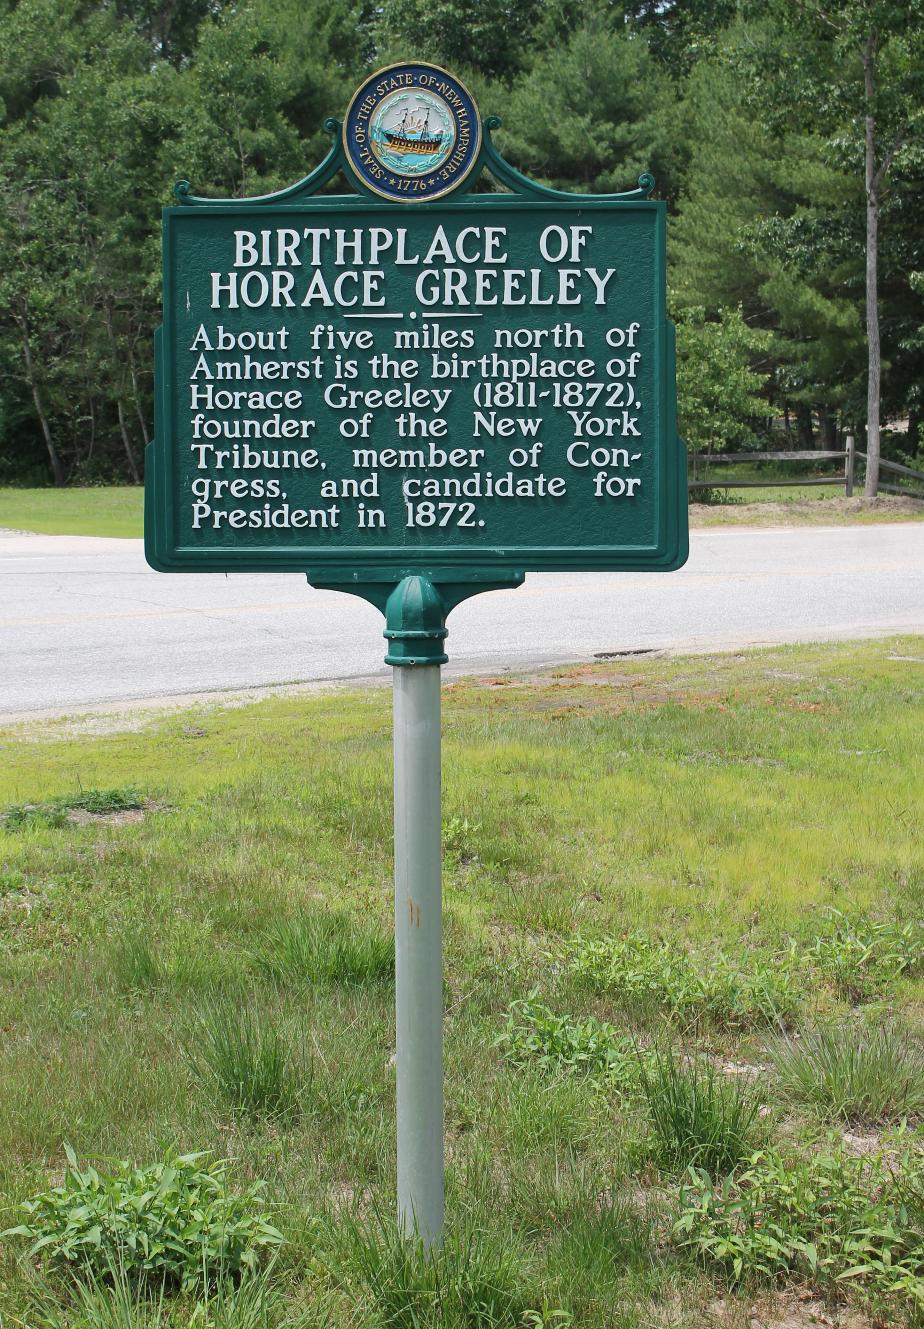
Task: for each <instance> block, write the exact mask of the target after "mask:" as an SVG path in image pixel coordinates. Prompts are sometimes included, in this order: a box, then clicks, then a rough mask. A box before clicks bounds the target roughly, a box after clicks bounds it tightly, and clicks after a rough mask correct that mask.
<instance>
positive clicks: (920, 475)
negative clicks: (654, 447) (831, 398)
mask: <svg viewBox="0 0 924 1329" xmlns="http://www.w3.org/2000/svg"><path fill="white" fill-rule="evenodd" d="M740 461H842V462H843V463H844V473H843V475H830V476H811V477H809V478H805V479H803V478H795V479H786V480H780V479H769V478H768V479H766V480H738V479H735V478H734V477H733V478H732V479H730V480H722V479H716V478H713V479H711V480H698V479H697V478H696V475H697V471H698V466H697V463H698V462H703V463H705V465H706V466H715V465H717V464H720V463H722V462H740ZM858 461H861V462H865V461H866V453H865V452H860V451H859V450H858V449H857V447H856V445H855V443H854V439H853V437H852V435H850V434H848V435H847V446H846V448H844V450H843V451H840V450H836V451H828V450H824V449H814V448H813V449H811V450H789V451H786V452H722V453H718V454H715V453H705V452H694V453H691V454H690V463H691V467H692V473H693V478H692V479H689V480H688V481H687V488H688V489H771V488H772V489H777V488H781V487H782V488H785V487H787V486H790V485H827V486H829V487H830V488H832V489H833V488H837V489H840V488H842V487H843V490H844V493H845V495H846V496H847V498H850V497H852V495H853V486H854V477H855V472H856V466H857V462H858ZM879 465H880V467H881V468H882V469H883V470H885V471H891V472H894V473H895V474H896V475H904V476H908V477H909V478H910V479H912V480H917V481H919V482H920V483H921V484H922V485H924V471H916V470H913V469H912V467H910V466H903V465H902V464H901V463H900V462H897V461H887V460H886V459H885V458H884V457H880V459H879ZM879 488H880V489H882V490H884V491H885V492H886V493H887V494H903V495H904V496H905V497H906V498H917V499H920V500H921V501H922V502H924V493H920V494H918V493H915V492H914V490H912V489H907V488H903V487H901V486H899V485H891V484H884V483H880V485H879Z"/></svg>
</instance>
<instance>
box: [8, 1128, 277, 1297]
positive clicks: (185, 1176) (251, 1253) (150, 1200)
mask: <svg viewBox="0 0 924 1329" xmlns="http://www.w3.org/2000/svg"><path fill="white" fill-rule="evenodd" d="M65 1154H66V1156H67V1164H68V1166H67V1170H66V1172H65V1175H64V1181H63V1182H62V1183H61V1185H60V1186H55V1187H53V1188H52V1189H51V1190H49V1191H46V1192H44V1193H43V1194H41V1195H38V1196H36V1197H35V1198H34V1199H32V1200H28V1201H26V1202H25V1204H24V1205H23V1206H22V1208H23V1210H24V1212H25V1214H26V1218H25V1221H24V1222H23V1223H21V1224H20V1225H19V1226H18V1227H14V1228H10V1229H8V1230H7V1231H6V1232H5V1233H3V1235H4V1236H7V1237H9V1236H15V1237H22V1238H25V1239H26V1240H28V1241H30V1242H31V1243H32V1244H31V1246H30V1248H29V1255H30V1256H34V1255H37V1254H39V1253H40V1252H41V1253H42V1255H43V1256H45V1257H46V1258H48V1259H49V1260H50V1261H51V1262H52V1263H54V1264H58V1265H63V1266H71V1267H73V1268H75V1269H76V1270H77V1271H78V1272H79V1273H80V1274H82V1275H89V1276H91V1277H95V1278H97V1279H103V1280H106V1279H108V1278H109V1277H110V1276H111V1275H112V1274H113V1272H114V1271H123V1272H124V1274H125V1276H127V1277H130V1278H132V1279H134V1278H135V1277H139V1276H143V1277H145V1278H148V1279H157V1280H159V1281H161V1282H162V1283H165V1284H175V1285H179V1286H182V1287H184V1288H192V1287H196V1286H201V1285H202V1284H203V1283H205V1284H206V1285H208V1284H209V1283H212V1282H214V1281H215V1280H216V1279H219V1278H227V1277H236V1276H239V1275H240V1274H242V1273H243V1272H244V1271H246V1270H253V1269H255V1268H256V1267H257V1266H258V1264H259V1263H260V1260H261V1258H262V1257H263V1256H265V1255H266V1254H268V1253H269V1252H270V1251H272V1250H273V1249H275V1248H276V1247H277V1246H278V1245H279V1243H280V1242H281V1240H282V1237H281V1234H280V1233H279V1232H278V1231H277V1230H276V1228H275V1227H273V1226H271V1224H270V1223H269V1222H267V1220H266V1218H265V1217H264V1205H263V1200H262V1196H261V1192H262V1183H255V1184H254V1185H251V1186H249V1187H248V1188H247V1189H246V1190H245V1191H243V1192H242V1193H240V1194H237V1195H235V1194H233V1193H232V1192H231V1191H229V1189H228V1185H227V1177H226V1165H225V1164H224V1163H222V1162H218V1161H214V1162H211V1163H205V1162H203V1159H204V1158H205V1157H206V1155H205V1154H202V1153H199V1154H182V1155H168V1157H167V1158H166V1159H165V1160H164V1161H163V1162H159V1163H152V1164H149V1165H148V1166H146V1167H136V1166H134V1165H133V1164H131V1163H127V1162H123V1163H120V1164H118V1165H117V1167H116V1170H115V1171H114V1172H113V1173H111V1174H110V1175H108V1176H107V1175H105V1174H103V1173H101V1172H98V1171H97V1170H96V1168H94V1167H87V1168H85V1169H83V1170H81V1168H80V1167H79V1166H78V1163H77V1158H76V1155H75V1154H74V1151H73V1150H72V1149H71V1148H70V1146H68V1145H65Z"/></svg>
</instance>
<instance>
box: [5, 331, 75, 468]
mask: <svg viewBox="0 0 924 1329" xmlns="http://www.w3.org/2000/svg"><path fill="white" fill-rule="evenodd" d="M16 321H17V323H18V324H19V328H20V331H21V333H22V358H23V360H24V361H25V365H26V378H27V380H28V383H29V387H30V389H31V391H32V402H33V405H34V406H35V414H36V415H37V416H38V419H39V425H40V426H41V429H42V437H43V438H44V440H45V447H46V448H47V450H48V461H49V463H50V465H51V475H52V479H53V480H54V482H55V488H57V489H61V488H63V486H64V483H65V481H66V479H67V476H66V475H65V473H64V464H63V462H62V461H61V458H60V456H59V455H58V449H57V448H56V447H55V442H54V439H53V438H52V436H51V425H50V424H49V423H48V416H47V414H46V412H45V402H44V400H43V398H42V394H41V391H40V390H39V385H38V382H37V380H36V377H35V366H34V364H33V361H32V346H31V343H30V342H29V324H28V323H27V321H26V316H25V314H20V315H19V316H18V317H17V319H16Z"/></svg>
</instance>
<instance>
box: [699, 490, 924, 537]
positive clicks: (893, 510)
mask: <svg viewBox="0 0 924 1329" xmlns="http://www.w3.org/2000/svg"><path fill="white" fill-rule="evenodd" d="M717 488H721V486H717ZM858 517H859V518H860V519H861V520H862V519H863V518H864V517H865V518H870V517H874V518H879V519H881V520H884V521H920V520H921V518H922V517H924V502H921V500H920V499H916V498H905V497H904V496H903V495H901V494H880V495H879V497H878V498H864V497H863V496H862V495H861V496H858V497H855V498H843V497H841V498H799V499H793V500H792V502H789V503H727V504H726V503H721V504H711V503H691V504H690V525H691V527H699V526H806V525H812V526H844V525H847V524H848V523H850V522H851V521H856V519H857V518H858Z"/></svg>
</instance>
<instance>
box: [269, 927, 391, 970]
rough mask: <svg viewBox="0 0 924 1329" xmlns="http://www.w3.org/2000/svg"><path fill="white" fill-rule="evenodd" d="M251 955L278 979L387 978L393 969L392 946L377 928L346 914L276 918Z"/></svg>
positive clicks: (389, 939) (389, 940)
mask: <svg viewBox="0 0 924 1329" xmlns="http://www.w3.org/2000/svg"><path fill="white" fill-rule="evenodd" d="M253 960H254V964H255V966H256V968H257V969H258V970H259V972H260V973H262V974H264V975H266V976H267V977H268V978H274V979H277V980H278V981H279V982H282V983H305V982H307V983H323V982H332V983H386V982H388V981H389V980H390V979H391V978H392V977H393V975H394V972H395V947H394V942H393V941H392V939H391V938H390V937H386V936H384V935H383V933H382V932H381V931H380V930H379V929H378V928H375V927H371V926H370V925H368V924H358V923H354V922H353V921H352V920H351V919H350V918H349V917H348V916H347V915H346V914H299V915H296V917H294V918H291V919H286V920H284V921H282V922H280V923H279V924H277V926H276V927H275V929H274V930H273V931H272V932H270V933H269V934H268V935H267V936H266V937H265V938H264V940H263V941H262V943H261V944H260V945H259V946H258V947H257V948H256V950H255V951H254V954H253Z"/></svg>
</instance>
